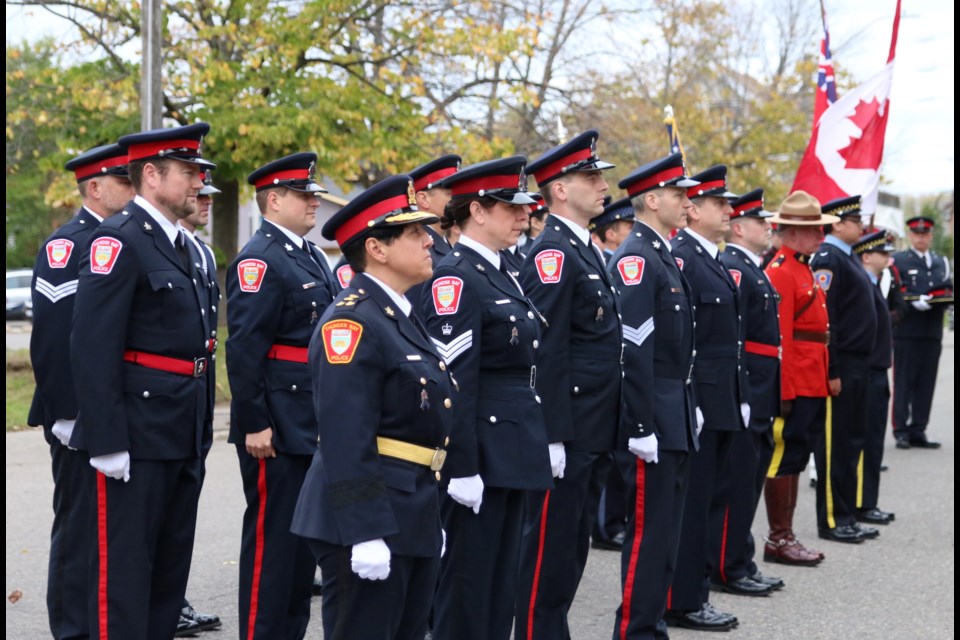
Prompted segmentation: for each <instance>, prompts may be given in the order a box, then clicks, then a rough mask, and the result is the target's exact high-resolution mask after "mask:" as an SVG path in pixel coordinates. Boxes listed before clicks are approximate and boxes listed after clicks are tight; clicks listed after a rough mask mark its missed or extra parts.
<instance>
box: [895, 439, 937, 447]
mask: <svg viewBox="0 0 960 640" xmlns="http://www.w3.org/2000/svg"><path fill="white" fill-rule="evenodd" d="M907 442H909V444H910V448H911V449H939V448H940V443H939V442H934V441H933V440H927V436H920V437H918V438H910V439H909V440H908V441H907ZM897 446H899V445H897Z"/></svg>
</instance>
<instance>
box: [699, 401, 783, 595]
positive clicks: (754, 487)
mask: <svg viewBox="0 0 960 640" xmlns="http://www.w3.org/2000/svg"><path fill="white" fill-rule="evenodd" d="M772 457H773V435H772V433H771V430H770V422H769V421H767V420H764V421H763V422H757V421H753V420H751V421H750V428H749V429H744V430H743V431H740V432H737V433H736V434H734V436H733V441H732V442H731V444H730V457H729V458H728V459H727V469H729V472H728V473H724V474H721V475H720V476H719V477H718V480H717V496H718V500H719V506H720V508H719V509H716V510H713V511H712V513H711V517H713V518H714V520H713V521H711V523H710V531H711V533H712V534H713V535H712V538H711V540H710V556H711V558H713V573H712V575H711V576H710V578H711V580H713V581H714V582H724V583H725V582H731V581H734V580H739V579H740V578H744V577H746V576H751V575H754V574H755V573H757V565H756V563H755V562H754V561H753V556H754V552H755V550H756V549H755V545H754V541H753V534H752V533H751V532H750V528H751V527H752V526H753V518H754V516H755V515H756V513H757V505H758V504H759V503H760V496H761V495H762V493H763V484H764V482H765V481H766V479H767V469H768V468H769V467H770V459H771V458H772Z"/></svg>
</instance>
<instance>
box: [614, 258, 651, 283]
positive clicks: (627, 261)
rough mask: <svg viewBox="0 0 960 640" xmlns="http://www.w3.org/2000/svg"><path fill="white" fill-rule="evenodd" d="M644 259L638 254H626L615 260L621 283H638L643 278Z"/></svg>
mask: <svg viewBox="0 0 960 640" xmlns="http://www.w3.org/2000/svg"><path fill="white" fill-rule="evenodd" d="M644 262H645V261H644V259H643V258H641V257H640V256H626V257H624V258H620V260H618V261H617V271H618V272H619V273H620V278H621V279H623V284H625V285H627V286H628V287H632V286H634V285H638V284H640V281H641V280H643V265H644Z"/></svg>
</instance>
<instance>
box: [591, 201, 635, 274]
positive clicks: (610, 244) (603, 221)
mask: <svg viewBox="0 0 960 640" xmlns="http://www.w3.org/2000/svg"><path fill="white" fill-rule="evenodd" d="M632 228H633V206H631V204H630V198H620V199H619V200H617V201H616V202H613V197H612V196H607V197H606V198H604V201H603V213H601V214H600V215H598V216H597V217H595V218H591V219H590V224H588V225H587V231H589V232H590V239H591V240H592V241H593V244H595V245H597V246H598V247H600V251H601V252H602V253H603V259H604V260H605V261H606V264H609V263H610V257H611V256H612V255H613V252H614V251H616V250H617V247H619V246H620V244H621V243H622V242H623V241H624V240H626V239H627V237H628V236H629V235H630V230H631V229H632Z"/></svg>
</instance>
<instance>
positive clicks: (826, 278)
mask: <svg viewBox="0 0 960 640" xmlns="http://www.w3.org/2000/svg"><path fill="white" fill-rule="evenodd" d="M813 277H814V278H815V279H816V281H817V284H818V285H820V288H821V289H823V290H824V291H830V283H831V282H833V271H830V270H829V269H819V270H817V271H814V272H813Z"/></svg>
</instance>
